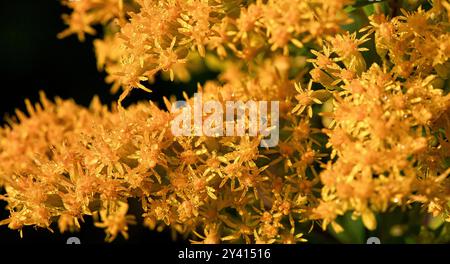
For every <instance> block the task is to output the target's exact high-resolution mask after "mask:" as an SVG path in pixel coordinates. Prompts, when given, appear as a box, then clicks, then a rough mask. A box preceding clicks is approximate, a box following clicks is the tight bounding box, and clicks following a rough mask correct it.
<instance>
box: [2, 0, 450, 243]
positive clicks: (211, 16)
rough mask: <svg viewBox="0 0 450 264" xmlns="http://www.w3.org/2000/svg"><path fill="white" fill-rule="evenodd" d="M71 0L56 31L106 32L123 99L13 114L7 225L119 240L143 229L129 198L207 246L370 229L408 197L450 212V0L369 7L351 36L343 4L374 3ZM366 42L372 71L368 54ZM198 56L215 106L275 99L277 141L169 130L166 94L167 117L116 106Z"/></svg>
mask: <svg viewBox="0 0 450 264" xmlns="http://www.w3.org/2000/svg"><path fill="white" fill-rule="evenodd" d="M64 2H65V4H67V5H68V6H69V7H70V8H71V9H72V10H73V12H72V13H71V15H65V16H64V17H63V18H64V20H65V22H66V23H67V24H68V26H69V27H68V29H67V30H65V31H64V32H62V33H61V35H60V36H61V37H65V36H67V35H69V34H73V33H75V34H77V35H78V37H79V38H80V40H83V39H84V38H85V34H86V33H87V34H95V30H94V26H95V25H96V24H102V25H103V26H104V36H103V39H97V40H95V42H94V45H95V48H96V52H97V60H98V66H99V68H100V69H103V68H104V69H105V70H106V71H107V73H108V77H107V81H108V82H111V83H114V85H113V91H117V90H118V89H119V88H122V89H123V92H122V95H121V96H120V99H119V104H118V107H116V106H114V107H113V108H112V109H108V107H107V106H104V105H102V104H101V103H100V100H99V99H98V98H96V97H95V98H94V99H93V101H92V103H91V106H90V107H89V108H85V107H82V106H79V105H77V104H76V103H74V102H73V101H71V100H61V99H56V100H55V102H51V101H49V100H47V99H46V97H45V95H44V94H43V93H42V94H41V102H40V103H37V104H35V105H33V104H32V103H31V102H29V101H28V100H27V101H26V106H27V111H28V115H27V114H24V113H22V112H20V111H19V110H17V112H16V117H15V118H11V119H10V120H7V121H8V125H7V126H5V127H3V128H2V129H1V130H0V185H2V186H3V187H4V188H5V190H6V193H5V194H4V195H0V200H5V201H6V202H7V203H8V209H9V211H10V217H9V218H8V219H5V220H2V221H0V224H8V226H9V227H10V228H12V229H18V230H22V228H23V227H24V226H26V225H33V226H38V227H42V228H47V229H50V225H51V224H52V223H54V222H57V223H58V226H59V229H60V231H61V232H64V231H67V230H69V231H74V230H77V229H79V228H80V223H79V221H83V217H84V216H92V217H93V219H94V221H95V225H96V226H98V227H101V228H105V231H106V234H107V240H108V241H112V240H114V239H115V238H116V237H117V236H118V235H119V234H122V235H123V236H124V237H127V236H128V235H127V230H128V225H129V224H134V223H135V217H134V216H132V215H127V214H128V201H129V199H138V200H139V201H140V203H141V205H142V212H140V213H142V216H143V218H144V224H145V225H146V226H148V227H149V228H151V229H157V230H162V229H164V228H170V229H172V230H173V233H174V234H181V235H183V236H184V237H185V238H188V237H189V238H191V239H192V240H191V241H192V242H202V243H220V242H245V243H295V242H299V241H305V239H304V237H303V236H304V233H305V232H307V231H308V230H307V229H306V230H302V228H301V227H302V223H310V224H313V223H314V222H320V223H321V224H322V227H323V229H326V228H327V226H328V225H329V224H330V225H331V226H332V228H333V229H334V230H335V231H336V232H340V231H342V229H343V228H342V227H341V226H340V225H339V224H338V223H337V221H336V219H337V218H338V217H339V216H341V215H344V214H345V213H346V212H351V213H352V215H353V216H354V217H361V218H362V221H363V223H364V225H365V227H366V228H368V229H370V230H373V229H375V228H376V226H377V223H376V217H375V215H376V214H377V213H380V212H386V211H387V210H389V209H391V208H394V207H403V208H408V207H409V206H411V205H413V204H422V205H424V207H425V208H426V209H425V212H424V213H431V214H432V215H433V216H440V217H442V218H443V219H446V220H447V221H450V217H449V215H450V179H449V174H450V169H449V161H450V149H449V147H450V143H449V139H450V95H449V94H448V86H449V81H448V79H449V77H450V61H449V56H450V33H449V27H450V24H449V21H450V3H449V1H447V0H434V1H432V6H431V7H430V8H427V9H422V8H421V7H420V6H419V3H417V2H420V1H410V2H415V3H416V4H415V5H414V4H411V5H412V6H413V7H411V11H405V10H402V11H401V12H402V15H400V14H398V15H396V16H394V17H390V14H385V12H383V10H382V8H380V7H381V6H382V5H383V3H375V4H374V3H372V5H374V6H375V10H374V12H373V14H372V15H371V16H369V18H368V22H367V23H368V26H367V27H364V28H362V29H360V32H354V33H349V32H348V31H346V30H344V29H343V28H344V26H346V25H349V24H351V23H352V21H353V20H354V18H352V16H351V15H350V14H353V13H352V12H350V11H348V10H347V8H348V7H349V6H350V5H352V4H357V3H358V2H363V1H353V0H327V1H323V0H266V1H263V0H256V1H244V0H160V1H157V0H135V1H131V0H128V1H127V0H79V1H67V2H66V1H64ZM355 6H357V5H355ZM362 34H364V35H362ZM360 35H362V36H360ZM371 42H372V43H373V44H374V47H375V48H374V49H375V50H373V52H374V54H376V56H378V57H379V61H378V63H377V62H373V61H370V62H369V61H366V60H367V58H365V57H364V53H365V52H366V51H367V52H369V49H368V48H367V47H368V45H366V44H368V43H371ZM198 56H200V57H202V58H205V60H210V61H216V64H217V61H220V62H221V64H220V65H218V66H217V65H216V66H217V67H218V68H219V69H220V70H221V74H220V76H219V78H218V79H217V80H214V81H208V82H206V83H205V84H203V85H199V88H198V89H199V92H201V94H202V96H203V99H204V101H207V100H212V99H213V100H217V101H219V102H226V101H233V100H235V101H236V100H243V101H246V100H259V101H261V100H266V101H270V100H278V101H279V102H280V109H279V110H280V113H279V116H280V122H279V124H280V127H279V129H280V142H279V144H278V146H276V147H273V148H261V147H259V146H260V142H261V139H262V138H261V137H259V136H256V137H251V136H243V137H238V136H232V137H220V138H219V137H207V136H175V135H173V134H172V132H171V126H170V124H171V121H172V120H173V119H174V118H175V117H176V116H177V114H178V113H177V112H172V110H171V109H172V107H171V106H172V104H173V101H170V100H167V99H165V104H166V108H167V109H168V111H166V110H164V109H163V108H162V107H158V106H157V105H156V104H154V103H152V102H147V103H142V102H141V103H137V104H134V105H132V106H130V107H128V108H126V109H125V108H122V107H121V104H120V102H121V101H122V100H123V99H124V98H125V97H126V96H127V94H128V93H129V92H130V91H131V90H132V89H134V88H141V89H144V90H149V89H148V88H147V87H146V85H144V84H145V83H147V84H148V83H151V82H153V81H155V77H156V76H157V75H156V74H158V73H159V72H161V71H163V72H168V73H169V76H170V78H171V79H172V80H173V79H179V80H185V79H186V78H185V76H186V75H189V65H190V62H191V60H195V59H196V58H197V59H198ZM183 76H184V77H183ZM184 97H185V99H186V101H187V102H188V103H189V104H191V105H192V104H193V100H192V99H189V98H188V96H187V95H186V94H185V95H184ZM203 118H207V116H206V115H204V116H203ZM246 129H249V127H248V123H247V127H246ZM303 229H304V228H303ZM50 230H51V229H50Z"/></svg>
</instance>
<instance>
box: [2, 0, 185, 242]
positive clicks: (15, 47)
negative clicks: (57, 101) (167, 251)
mask: <svg viewBox="0 0 450 264" xmlns="http://www.w3.org/2000/svg"><path fill="white" fill-rule="evenodd" d="M64 12H68V10H67V8H65V7H63V6H61V5H60V3H59V1H57V0H45V1H44V0H28V1H23V0H9V1H6V0H0V118H1V120H0V121H1V124H2V125H3V124H4V122H3V118H4V116H5V115H11V114H13V113H14V110H15V109H16V108H18V109H21V110H25V104H24V99H25V98H29V99H30V100H31V101H32V102H37V101H38V99H39V95H38V92H39V90H43V91H45V93H46V95H47V97H49V98H54V97H55V96H59V97H62V98H65V99H68V98H73V99H74V100H75V101H76V102H77V103H79V104H82V105H88V104H89V102H90V101H91V99H92V97H93V96H94V95H95V94H97V95H99V96H100V99H101V100H102V102H104V103H107V104H111V103H113V102H115V100H117V98H118V95H117V94H116V95H111V94H110V92H109V89H110V86H109V85H108V84H106V83H105V82H104V78H105V74H104V73H100V72H98V71H97V67H96V60H95V53H94V50H93V46H92V40H93V38H92V37H88V38H87V39H86V41H85V42H84V43H81V42H79V41H78V39H77V37H76V36H75V35H73V36H70V37H68V38H65V39H62V40H60V39H58V38H57V37H56V35H57V34H58V33H59V32H61V31H62V30H64V28H65V25H64V23H63V21H62V19H61V14H63V13H64ZM96 29H98V30H99V32H101V28H96ZM177 86H178V87H179V84H174V83H167V82H163V81H158V83H157V85H154V86H153V87H152V88H153V90H154V91H155V92H154V93H152V94H148V93H145V92H141V91H138V90H137V89H136V90H135V91H133V94H132V96H131V97H130V98H127V100H126V104H129V103H131V102H134V101H137V100H140V99H147V100H148V99H153V100H156V99H159V100H160V98H161V97H162V95H169V94H173V93H179V92H178V91H181V89H177V88H176V87H177ZM1 192H2V190H1V189H0V193H1ZM5 205H6V203H5V202H0V220H3V219H5V218H7V217H8V215H9V214H8V212H7V211H6V210H5ZM131 206H132V207H133V206H134V207H135V208H138V205H137V203H135V204H134V205H133V204H132V205H131ZM131 209H133V208H131ZM138 220H139V219H138ZM52 229H53V230H54V232H55V234H52V233H51V232H50V231H47V230H44V229H38V230H35V229H34V228H33V227H26V228H25V229H24V230H23V234H24V237H23V238H22V239H21V238H20V236H19V232H18V231H16V230H10V229H8V228H7V226H0V243H58V244H59V243H65V241H66V239H67V238H68V237H71V236H77V237H79V238H80V239H81V242H82V243H102V242H103V241H104V239H105V233H104V231H103V229H99V228H96V227H93V225H92V221H91V220H90V219H88V218H86V224H83V225H82V228H81V232H80V233H75V234H70V233H65V234H60V233H59V231H58V228H57V226H56V225H54V226H52ZM129 234H130V239H129V240H128V241H125V240H124V239H123V238H122V237H118V238H117V239H116V240H115V241H114V243H125V242H126V243H171V242H172V239H171V236H170V232H168V231H166V232H163V233H157V232H152V231H150V230H148V229H147V228H145V227H142V225H141V223H139V224H137V225H135V226H131V227H130V232H129Z"/></svg>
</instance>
